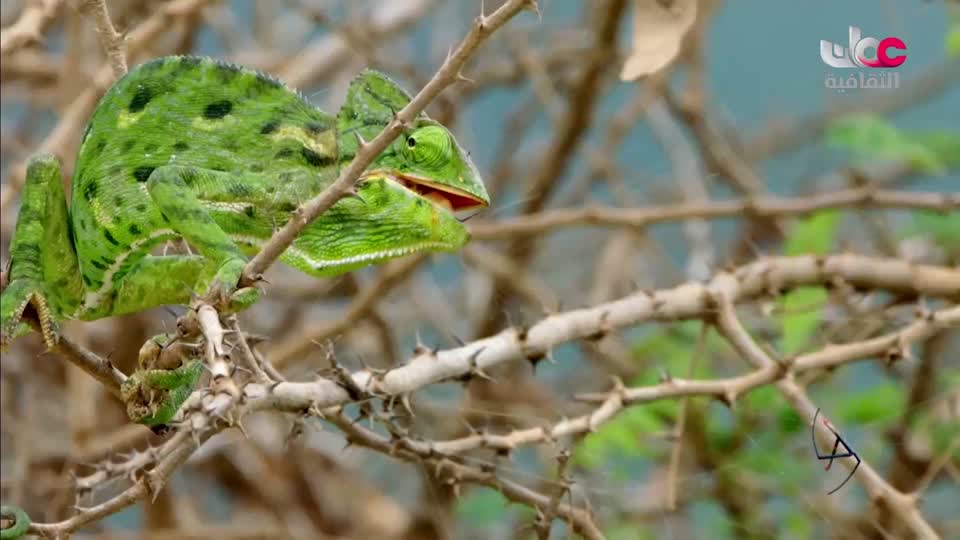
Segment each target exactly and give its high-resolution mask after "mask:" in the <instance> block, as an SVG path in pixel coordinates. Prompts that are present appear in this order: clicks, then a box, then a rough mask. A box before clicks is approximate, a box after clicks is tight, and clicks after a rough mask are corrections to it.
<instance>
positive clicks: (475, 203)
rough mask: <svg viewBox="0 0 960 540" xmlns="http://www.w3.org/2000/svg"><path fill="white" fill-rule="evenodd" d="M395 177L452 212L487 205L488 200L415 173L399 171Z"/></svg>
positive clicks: (404, 185)
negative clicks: (409, 173)
mask: <svg viewBox="0 0 960 540" xmlns="http://www.w3.org/2000/svg"><path fill="white" fill-rule="evenodd" d="M394 179H395V180H396V181H397V182H399V183H400V184H401V185H402V186H403V187H405V188H407V189H409V190H410V191H413V192H414V193H416V194H417V195H420V196H421V197H423V198H424V199H429V200H430V201H431V202H433V203H434V204H436V205H437V206H440V207H442V208H446V209H447V210H450V211H451V212H459V211H461V210H473V209H477V208H485V207H486V206H487V203H486V201H484V200H482V199H480V198H479V197H477V196H475V195H472V194H470V193H467V192H466V191H463V190H460V189H457V188H455V187H452V186H448V185H444V184H437V183H435V182H431V181H429V180H425V179H423V178H419V177H416V176H413V175H406V174H399V173H395V174H394Z"/></svg>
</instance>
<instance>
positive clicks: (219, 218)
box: [0, 56, 489, 534]
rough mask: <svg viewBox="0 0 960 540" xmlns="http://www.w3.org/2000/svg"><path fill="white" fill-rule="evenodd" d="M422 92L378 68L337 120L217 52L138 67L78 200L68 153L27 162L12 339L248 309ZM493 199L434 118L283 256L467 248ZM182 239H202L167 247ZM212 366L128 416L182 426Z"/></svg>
mask: <svg viewBox="0 0 960 540" xmlns="http://www.w3.org/2000/svg"><path fill="white" fill-rule="evenodd" d="M410 100H411V98H410V95H409V94H407V93H406V92H405V91H404V90H403V89H402V88H401V87H400V86H399V85H397V84H396V83H395V82H393V81H392V80H391V79H390V78H388V77H387V76H386V75H384V74H382V73H379V72H377V71H374V70H370V69H367V70H364V71H362V72H361V73H360V74H359V75H357V76H356V77H355V78H354V79H353V80H352V82H351V83H350V84H349V87H348V89H347V94H346V98H345V101H344V103H343V104H342V105H341V107H340V109H339V110H338V111H337V113H336V115H331V114H328V113H326V112H324V111H322V110H320V109H319V108H318V107H316V106H315V105H313V104H311V103H310V102H309V101H308V99H307V98H306V97H304V96H303V94H301V93H300V92H298V91H296V90H294V89H291V88H289V87H288V86H286V85H285V84H284V83H283V82H281V81H280V80H278V79H276V78H274V77H272V76H270V75H268V74H265V73H263V72H260V71H257V70H255V69H250V68H246V67H242V66H238V65H235V64H232V63H228V62H225V61H222V60H218V59H213V58H207V57H199V56H168V57H161V58H157V59H153V60H150V61H147V62H145V63H143V64H140V65H138V66H137V67H135V68H133V69H131V70H130V71H129V72H127V73H126V74H125V75H124V76H123V77H121V78H120V79H119V80H117V81H116V82H115V83H114V84H113V86H112V87H111V88H110V89H109V90H108V91H107V92H106V93H105V94H104V96H103V97H102V98H101V99H100V101H99V102H98V104H97V106H96V108H95V109H94V112H93V114H92V116H91V118H90V120H89V122H88V124H87V126H86V129H85V131H84V132H83V135H82V138H81V142H80V147H79V150H78V154H77V160H76V166H75V168H74V171H73V174H72V177H71V179H70V188H71V189H70V199H71V200H70V204H69V206H68V205H67V197H66V196H65V193H64V186H63V183H62V180H61V172H60V164H59V161H58V160H57V158H56V157H54V156H53V155H51V154H39V155H36V156H34V157H32V158H31V159H30V160H29V161H28V164H27V168H26V178H25V182H24V186H23V190H22V193H21V207H20V211H19V214H18V216H17V223H16V227H15V229H14V234H13V237H12V239H11V244H10V266H9V274H8V276H9V283H8V285H7V287H6V288H5V289H4V290H3V292H2V295H0V347H6V346H8V345H9V344H10V343H11V342H12V341H13V340H14V339H17V338H19V337H21V336H23V335H25V334H28V333H30V332H32V331H33V330H34V326H33V325H31V324H29V322H28V320H26V319H27V318H28V317H29V318H34V319H35V320H36V321H38V323H39V324H38V325H37V326H38V328H39V331H40V333H41V335H42V339H43V341H44V344H45V345H46V346H47V348H50V349H53V348H55V347H56V344H57V342H58V340H59V332H60V330H59V326H60V323H61V322H63V321H66V320H84V321H92V320H97V319H102V318H106V317H111V316H116V315H121V314H125V313H133V312H139V311H142V310H145V309H148V308H152V307H157V306H166V305H188V304H189V302H190V301H191V299H192V298H194V297H195V296H196V295H198V294H201V295H205V296H208V297H212V298H221V299H222V302H221V305H218V306H217V307H218V309H220V311H221V312H239V311H242V310H244V309H247V308H249V307H250V306H252V305H253V304H254V303H256V301H257V300H258V299H259V297H260V296H261V294H262V293H261V290H260V289H259V288H257V287H242V288H239V289H237V287H238V284H239V280H240V277H241V274H242V271H243V268H244V266H245V265H246V263H247V261H248V259H249V257H251V256H252V255H254V254H255V253H256V252H257V251H258V250H259V249H260V247H261V246H262V245H263V244H264V243H265V242H266V241H267V240H268V239H269V238H270V237H271V235H272V234H273V233H274V231H275V230H277V229H278V228H279V227H281V226H282V225H284V224H285V223H286V222H287V221H288V220H289V218H290V217H291V216H292V215H293V213H294V211H295V210H296V209H297V208H298V207H299V206H300V205H301V204H302V203H303V202H306V201H307V200H309V199H311V198H312V197H314V196H316V195H317V194H319V193H320V192H322V190H323V189H324V188H325V187H327V186H329V185H330V184H332V183H333V182H334V180H336V178H337V176H338V175H339V172H340V170H341V169H342V168H343V167H345V166H346V165H347V164H348V163H349V162H350V161H351V160H352V159H353V158H354V156H355V155H356V153H357V151H358V148H359V147H360V145H361V144H362V141H364V140H371V139H372V138H374V137H375V136H376V135H378V134H379V133H380V131H381V130H383V128H384V127H386V126H387V125H388V124H389V123H390V122H391V121H392V120H393V119H394V118H395V116H396V113H397V112H398V111H400V110H401V109H402V108H403V107H404V106H405V105H407V104H408V103H409V102H410ZM488 205H489V196H488V195H487V191H486V188H485V187H484V184H483V180H482V179H481V177H480V174H479V172H478V171H477V168H476V166H475V165H474V164H473V162H472V161H471V158H470V156H469V154H468V153H466V152H465V151H464V150H463V148H462V147H461V146H460V144H459V143H458V142H457V140H456V139H455V138H454V136H453V134H452V132H451V131H450V130H449V129H447V128H446V127H445V126H443V125H442V124H440V123H438V122H436V121H435V120H433V119H431V118H429V117H428V116H427V115H426V114H424V113H421V114H420V115H418V116H417V118H416V119H415V120H414V121H412V122H410V123H408V125H405V126H404V133H403V134H402V135H401V136H399V137H398V138H397V139H396V140H395V141H394V142H393V143H391V144H390V145H389V146H388V147H387V148H386V149H385V150H384V151H383V152H381V153H380V154H379V155H378V156H377V158H375V159H374V161H373V162H372V163H371V165H370V166H369V167H367V169H366V170H365V171H364V174H363V176H362V178H361V181H360V182H359V183H358V185H357V187H356V189H355V193H354V196H352V197H346V198H343V199H341V200H340V201H338V202H337V203H336V204H335V205H333V206H332V207H331V208H330V209H329V210H327V211H326V212H324V213H323V214H322V215H321V216H320V217H319V218H317V219H316V220H314V221H313V222H312V223H311V224H310V225H308V226H307V227H306V228H305V229H304V230H303V232H302V233H301V234H300V235H299V236H298V237H297V238H296V239H295V240H294V241H293V242H292V244H291V245H290V246H289V247H288V248H287V249H286V250H285V251H284V253H283V254H282V255H281V257H280V260H281V261H282V262H283V263H285V264H288V265H290V266H292V267H294V268H296V269H298V270H300V271H301V272H304V273H306V274H308V275H311V276H336V275H339V274H343V273H346V272H350V271H353V270H355V269H358V268H361V267H364V266H367V265H371V264H378V263H381V262H384V261H387V260H390V259H394V258H397V257H402V256H406V255H409V254H413V253H419V252H450V251H457V250H458V249H460V248H461V247H462V246H463V245H464V244H465V243H466V242H467V241H468V240H469V233H468V232H467V230H466V228H465V227H464V225H463V223H462V222H461V221H460V220H459V219H458V217H457V215H458V214H459V213H460V212H462V211H465V210H476V209H482V208H484V207H486V206H488ZM177 240H182V241H184V242H185V243H186V245H187V246H189V247H190V248H192V249H190V250H188V252H187V253H177V254H165V253H163V252H161V249H162V248H163V246H164V245H166V244H167V243H168V242H170V241H177ZM25 315H27V316H28V317H25ZM34 324H37V323H36V322H34ZM157 343H158V346H159V343H160V342H157ZM164 343H165V342H164ZM196 366H197V364H196V362H195V361H192V360H191V361H185V362H184V363H183V364H182V365H180V366H177V367H171V366H163V367H159V368H146V369H145V370H144V373H146V375H144V376H140V375H143V373H139V372H138V373H139V374H135V375H137V377H133V376H132V377H131V378H132V379H133V380H132V381H129V384H127V385H126V387H125V388H122V394H124V396H125V398H126V399H128V400H130V401H128V403H127V405H128V414H129V415H130V416H131V417H132V419H133V420H134V421H136V422H140V423H144V424H147V425H161V424H163V423H164V422H165V421H167V420H169V418H170V417H172V415H173V413H175V412H176V409H177V407H179V405H180V404H182V401H183V400H184V399H185V398H186V395H187V394H185V393H184V392H183V389H184V388H190V387H192V385H193V384H196V381H197V378H198V374H199V370H198V368H197V367H196ZM165 371H166V372H168V373H164V372H165ZM158 392H159V394H158ZM187 393H188V392H187ZM131 403H133V404H134V405H131ZM171 411H172V412H171ZM5 534H6V533H5Z"/></svg>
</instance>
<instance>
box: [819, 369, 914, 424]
mask: <svg viewBox="0 0 960 540" xmlns="http://www.w3.org/2000/svg"><path fill="white" fill-rule="evenodd" d="M904 404H905V398H904V393H903V390H902V389H901V388H900V387H899V386H898V385H897V384H895V383H892V382H888V381H887V382H882V383H880V384H877V385H874V386H872V387H870V388H869V389H867V390H859V391H855V392H850V393H849V394H845V395H844V396H843V397H842V398H841V399H840V403H839V404H838V406H837V418H838V419H839V423H840V425H836V423H835V426H836V427H837V429H840V430H843V425H844V424H847V425H851V424H873V423H877V422H879V423H889V422H893V421H894V420H896V419H897V418H899V417H900V415H901V414H902V413H903V407H904Z"/></svg>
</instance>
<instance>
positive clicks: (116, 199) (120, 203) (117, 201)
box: [113, 195, 126, 206]
mask: <svg viewBox="0 0 960 540" xmlns="http://www.w3.org/2000/svg"><path fill="white" fill-rule="evenodd" d="M125 202H126V201H124V200H123V197H121V196H119V195H117V196H116V197H114V198H113V204H115V205H116V206H123V203H125Z"/></svg>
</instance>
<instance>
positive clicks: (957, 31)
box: [946, 24, 960, 57]
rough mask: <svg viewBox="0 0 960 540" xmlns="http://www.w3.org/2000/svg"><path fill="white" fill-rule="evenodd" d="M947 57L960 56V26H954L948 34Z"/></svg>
mask: <svg viewBox="0 0 960 540" xmlns="http://www.w3.org/2000/svg"><path fill="white" fill-rule="evenodd" d="M946 41H947V56H950V57H953V56H960V24H954V25H953V26H951V27H950V30H949V31H948V32H947V39H946Z"/></svg>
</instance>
